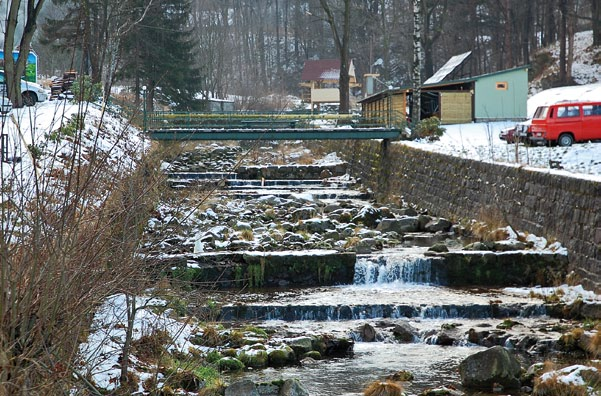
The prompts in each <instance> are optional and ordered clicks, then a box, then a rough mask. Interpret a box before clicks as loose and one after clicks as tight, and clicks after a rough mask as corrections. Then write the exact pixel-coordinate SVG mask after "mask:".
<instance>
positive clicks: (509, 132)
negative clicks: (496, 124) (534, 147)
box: [499, 120, 531, 144]
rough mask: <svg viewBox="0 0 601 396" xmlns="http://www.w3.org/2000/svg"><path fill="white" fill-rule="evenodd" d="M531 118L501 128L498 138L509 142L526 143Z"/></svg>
mask: <svg viewBox="0 0 601 396" xmlns="http://www.w3.org/2000/svg"><path fill="white" fill-rule="evenodd" d="M530 123H531V120H528V121H524V122H519V123H517V124H515V125H514V126H512V127H509V128H505V129H502V130H501V132H500V133H499V139H501V140H505V141H506V142H507V144H509V143H519V142H522V143H528V142H529V136H528V134H529V133H530Z"/></svg>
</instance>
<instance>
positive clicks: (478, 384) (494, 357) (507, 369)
mask: <svg viewBox="0 0 601 396" xmlns="http://www.w3.org/2000/svg"><path fill="white" fill-rule="evenodd" d="M521 372H522V368H521V366H520V363H519V362H518V361H517V359H516V358H515V357H514V356H513V355H512V354H511V353H509V351H507V350H506V349H505V348H503V347H501V346H495V347H492V348H489V349H487V350H485V351H482V352H478V353H475V354H473V355H471V356H468V357H467V358H466V359H465V360H463V361H462V362H461V363H460V364H459V375H460V376H461V383H462V384H463V386H465V387H466V388H472V389H482V390H492V389H493V387H496V386H498V385H501V386H502V387H503V388H505V389H517V388H519V387H520V385H521V383H520V380H519V378H520V374H521Z"/></svg>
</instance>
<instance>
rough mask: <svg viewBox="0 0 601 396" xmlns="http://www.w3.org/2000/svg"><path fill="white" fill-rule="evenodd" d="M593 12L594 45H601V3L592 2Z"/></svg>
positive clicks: (597, 0)
mask: <svg viewBox="0 0 601 396" xmlns="http://www.w3.org/2000/svg"><path fill="white" fill-rule="evenodd" d="M591 11H592V17H593V45H595V46H597V45H601V2H599V0H591Z"/></svg>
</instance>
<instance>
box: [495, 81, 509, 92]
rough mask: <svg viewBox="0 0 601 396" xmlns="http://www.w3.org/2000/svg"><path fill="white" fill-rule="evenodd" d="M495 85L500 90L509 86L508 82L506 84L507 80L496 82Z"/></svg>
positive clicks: (505, 89) (504, 89)
mask: <svg viewBox="0 0 601 396" xmlns="http://www.w3.org/2000/svg"><path fill="white" fill-rule="evenodd" d="M496 87H497V89H498V90H500V91H507V88H508V87H509V84H507V81H502V82H498V83H497V84H496Z"/></svg>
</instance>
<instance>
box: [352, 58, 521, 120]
mask: <svg viewBox="0 0 601 396" xmlns="http://www.w3.org/2000/svg"><path fill="white" fill-rule="evenodd" d="M463 55H465V54H462V56H463ZM443 68H444V67H443ZM441 70H442V69H441ZM437 73H438V72H437ZM447 75H448V74H447ZM445 77H446V75H445V76H443V77H442V78H440V75H439V76H438V77H436V74H435V75H434V76H433V77H432V78H430V79H428V80H427V81H426V82H425V83H424V85H423V86H422V87H421V108H422V109H421V115H420V119H423V118H428V117H432V116H436V117H439V118H440V120H441V123H442V124H457V123H467V122H472V121H475V122H479V121H495V120H523V119H525V118H526V110H527V109H526V103H527V100H528V67H527V66H523V67H518V68H514V69H509V70H502V71H499V72H495V73H490V74H484V75H481V76H477V77H464V78H459V79H456V80H451V81H446V80H445ZM412 96H413V90H412V89H411V88H410V87H406V88H394V89H390V90H387V91H383V92H379V93H377V94H374V95H371V96H369V97H367V98H365V99H363V100H361V101H360V102H359V103H361V108H362V110H363V114H364V115H365V117H367V118H369V117H382V116H383V115H385V114H388V113H391V114H394V113H395V112H398V111H401V112H402V111H403V109H404V111H405V112H404V113H403V114H406V117H407V119H412V116H413V115H412V114H411V102H412ZM389 110H390V111H389Z"/></svg>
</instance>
